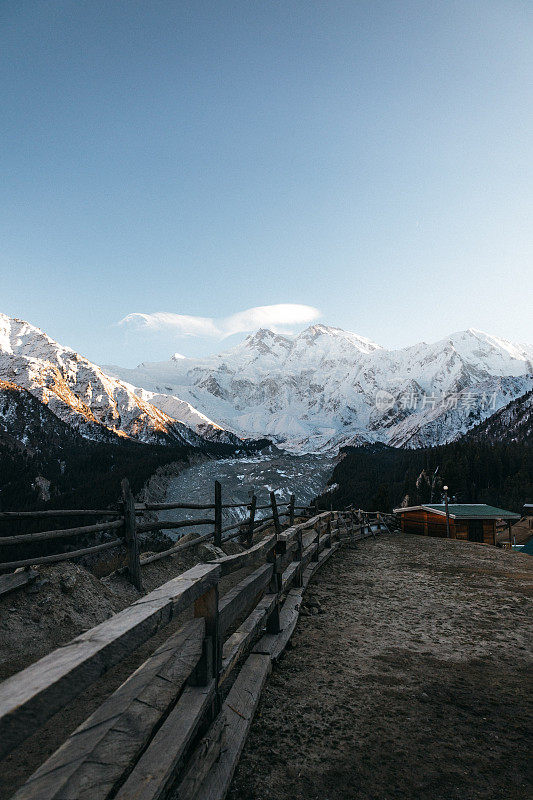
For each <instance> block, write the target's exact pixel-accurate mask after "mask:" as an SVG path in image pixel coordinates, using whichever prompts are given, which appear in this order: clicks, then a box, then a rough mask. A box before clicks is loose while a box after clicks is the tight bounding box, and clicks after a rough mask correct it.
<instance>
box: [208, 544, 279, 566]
mask: <svg viewBox="0 0 533 800" xmlns="http://www.w3.org/2000/svg"><path fill="white" fill-rule="evenodd" d="M275 546H276V537H275V536H274V535H272V536H267V537H266V538H265V539H262V540H261V541H260V542H258V543H257V544H255V545H254V546H253V547H250V548H249V549H248V550H245V551H244V552H243V553H236V554H235V555H233V556H223V557H222V558H217V559H215V560H213V561H209V562H208V563H209V564H218V565H219V566H220V568H221V569H222V575H228V574H229V573H230V572H234V571H235V570H236V569H241V568H242V567H247V566H249V565H250V564H253V563H254V562H255V561H258V560H261V561H262V560H264V558H265V557H266V555H267V554H268V553H270V551H271V550H273V549H274V547H275Z"/></svg>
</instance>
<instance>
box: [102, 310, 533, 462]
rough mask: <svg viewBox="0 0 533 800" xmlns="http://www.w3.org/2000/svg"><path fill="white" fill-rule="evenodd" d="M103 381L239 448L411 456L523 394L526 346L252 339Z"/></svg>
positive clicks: (327, 334) (317, 336)
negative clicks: (182, 409) (209, 423)
mask: <svg viewBox="0 0 533 800" xmlns="http://www.w3.org/2000/svg"><path fill="white" fill-rule="evenodd" d="M104 369H105V370H106V372H108V373H109V374H111V375H115V376H116V377H118V378H121V379H123V380H126V381H129V382H130V383H131V384H132V385H134V386H137V387H143V388H144V389H145V390H148V391H150V392H154V393H155V396H154V397H152V399H151V402H152V403H154V405H156V406H158V407H159V408H161V409H163V410H165V411H166V410H167V409H168V408H170V401H168V400H167V399H163V398H166V397H168V396H169V395H170V396H172V397H178V398H180V402H183V401H185V402H187V403H190V404H191V406H193V408H195V409H200V410H201V413H202V414H206V415H207V416H208V417H209V418H210V419H211V420H215V421H216V424H218V425H220V426H221V427H223V428H225V429H228V430H230V431H234V432H235V433H236V434H238V435H239V436H253V437H258V436H268V437H270V438H272V439H273V440H274V441H275V442H277V443H278V444H279V445H281V446H282V447H284V448H285V449H287V450H289V451H290V452H294V453H305V452H307V453H309V452H321V451H327V450H331V449H334V448H337V447H338V446H339V445H343V444H350V443H353V444H357V443H362V442H369V441H371V442H372V441H381V442H385V443H388V444H392V445H396V446H407V447H418V446H426V445H433V444H440V443H443V442H447V441H451V440H453V439H455V438H457V437H458V436H460V435H461V434H463V433H465V432H466V431H468V430H469V429H470V428H471V427H472V426H473V425H475V424H476V423H478V422H480V421H482V420H484V419H486V418H487V417H489V416H491V415H492V414H493V413H495V411H497V410H499V409H500V408H502V407H503V406H505V405H506V404H507V403H509V402H510V401H511V400H513V399H514V398H516V397H519V396H520V395H522V394H524V393H525V392H526V391H528V390H529V389H530V388H532V387H533V345H518V344H513V343H512V342H508V341H505V340H503V339H500V338H498V337H495V336H490V335H489V334H486V333H483V332H482V331H478V330H475V329H469V330H467V331H462V332H459V333H454V334H452V335H450V336H449V337H447V338H446V339H442V340H441V341H438V342H435V343H433V344H426V343H425V342H422V343H420V344H417V345H413V346H411V347H407V348H404V349H401V350H385V349H384V348H382V347H380V346H379V345H378V344H376V343H375V342H371V341H370V340H369V339H366V338H364V337H362V336H358V335H357V334H354V333H350V332H347V331H343V330H341V329H339V328H332V327H328V326H325V325H312V326H311V327H309V328H307V329H306V330H305V331H303V332H302V333H300V334H298V335H297V336H284V335H281V334H277V333H273V332H272V331H269V330H265V329H261V330H259V331H257V332H256V333H254V334H252V335H250V336H248V337H247V338H246V339H245V341H244V342H242V343H241V344H239V345H238V346H237V347H235V348H233V349H232V350H229V351H228V352H225V353H221V354H218V355H213V356H210V357H208V358H204V359H198V360H193V359H187V358H179V359H170V360H169V361H163V362H156V363H143V364H140V365H139V366H138V367H137V368H135V369H132V370H128V369H122V368H120V367H116V366H108V367H104ZM168 413H170V412H168Z"/></svg>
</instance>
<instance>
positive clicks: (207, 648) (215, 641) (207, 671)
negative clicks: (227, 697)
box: [194, 583, 222, 713]
mask: <svg viewBox="0 0 533 800" xmlns="http://www.w3.org/2000/svg"><path fill="white" fill-rule="evenodd" d="M194 616H195V617H203V618H204V619H205V639H204V652H203V654H202V658H201V660H200V662H199V664H198V666H197V668H196V670H195V676H194V680H195V683H196V684H197V685H199V686H205V685H207V684H208V683H209V681H210V680H212V679H213V678H214V679H215V683H216V691H217V700H216V703H217V708H216V711H215V713H218V710H219V709H218V704H219V701H218V679H219V674H220V670H221V667H222V645H221V641H220V636H219V625H218V583H217V584H216V586H212V587H211V589H209V590H208V591H207V592H205V594H203V595H202V596H201V597H199V598H198V599H197V600H195V602H194Z"/></svg>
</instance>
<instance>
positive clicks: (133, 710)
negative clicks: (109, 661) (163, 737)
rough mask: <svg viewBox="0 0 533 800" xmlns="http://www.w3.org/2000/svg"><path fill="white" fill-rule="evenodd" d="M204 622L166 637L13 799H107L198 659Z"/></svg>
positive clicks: (177, 693) (173, 701)
mask: <svg viewBox="0 0 533 800" xmlns="http://www.w3.org/2000/svg"><path fill="white" fill-rule="evenodd" d="M204 631H205V625H204V621H203V620H202V619H197V620H193V621H191V622H188V623H186V625H185V626H184V627H183V628H182V629H181V630H180V631H178V632H177V633H175V634H173V636H171V637H170V638H169V639H167V641H166V642H164V644H162V645H161V646H160V647H159V648H158V649H157V650H156V651H155V653H153V654H152V655H151V656H150V657H149V658H148V659H147V661H145V662H144V664H142V665H141V666H140V667H139V668H138V669H137V670H136V671H135V672H134V673H133V675H131V676H130V677H129V678H128V679H127V681H125V682H124V683H123V684H122V685H121V686H120V687H119V688H118V689H117V690H116V691H115V692H113V694H111V695H110V696H109V697H108V698H107V699H106V700H105V701H104V702H103V703H102V705H101V706H99V707H98V708H97V709H96V711H95V712H94V713H93V714H91V716H90V717H89V718H88V719H87V720H85V722H83V723H82V724H81V725H80V726H79V727H78V728H77V729H76V730H75V731H74V733H72V734H71V736H69V738H68V739H67V741H66V742H65V743H64V744H63V745H62V746H61V747H60V748H59V750H57V751H56V752H55V753H54V754H53V755H52V756H51V757H50V758H49V759H48V760H47V761H46V762H45V763H44V764H43V765H42V766H41V767H40V768H39V769H38V770H37V771H36V772H35V773H34V774H33V775H32V776H31V777H30V778H29V779H28V780H27V781H26V783H25V784H24V786H23V787H22V788H21V789H20V790H19V791H18V792H17V793H16V795H15V796H14V798H13V800H62V799H63V798H64V797H75V798H76V800H105V798H107V797H108V796H109V794H110V793H111V792H112V791H113V789H114V788H115V786H117V785H119V784H120V782H121V781H123V780H124V779H125V778H126V777H127V775H128V774H129V772H130V771H131V767H132V765H133V764H135V762H136V761H137V759H138V758H139V757H140V756H141V754H142V752H143V750H144V749H145V747H146V745H147V744H148V743H149V741H150V739H151V738H152V735H153V730H154V727H155V726H156V725H158V723H159V722H160V720H162V719H163V718H164V717H165V716H166V714H167V713H168V711H169V710H170V708H171V707H172V706H173V705H174V703H175V702H176V698H177V697H178V695H179V693H180V691H181V689H182V688H183V685H184V683H185V681H186V680H187V678H188V677H189V675H190V674H191V672H192V670H193V669H194V667H195V666H196V664H197V663H198V660H199V658H200V655H201V652H202V641H203V637H204Z"/></svg>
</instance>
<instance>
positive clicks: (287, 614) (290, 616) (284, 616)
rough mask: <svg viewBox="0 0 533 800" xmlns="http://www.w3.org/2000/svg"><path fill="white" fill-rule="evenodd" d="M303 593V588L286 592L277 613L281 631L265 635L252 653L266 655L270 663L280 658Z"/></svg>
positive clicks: (291, 632)
mask: <svg viewBox="0 0 533 800" xmlns="http://www.w3.org/2000/svg"><path fill="white" fill-rule="evenodd" d="M313 566H314V565H313ZM303 592H304V589H303V587H299V588H298V589H291V590H290V591H289V592H288V594H287V599H286V600H285V602H284V603H283V606H282V608H281V611H280V613H279V618H280V627H281V631H280V632H279V633H266V634H265V635H264V636H263V637H262V638H261V639H260V640H259V641H258V643H257V644H256V645H255V647H254V649H253V651H252V652H253V653H259V654H261V655H268V656H269V657H270V658H271V659H272V661H276V660H277V659H278V658H279V657H280V655H281V654H282V653H283V651H284V650H285V648H286V646H287V642H288V641H289V639H290V638H291V636H292V634H293V633H294V629H295V628H296V623H297V622H298V614H299V610H300V604H301V602H302V596H303Z"/></svg>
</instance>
